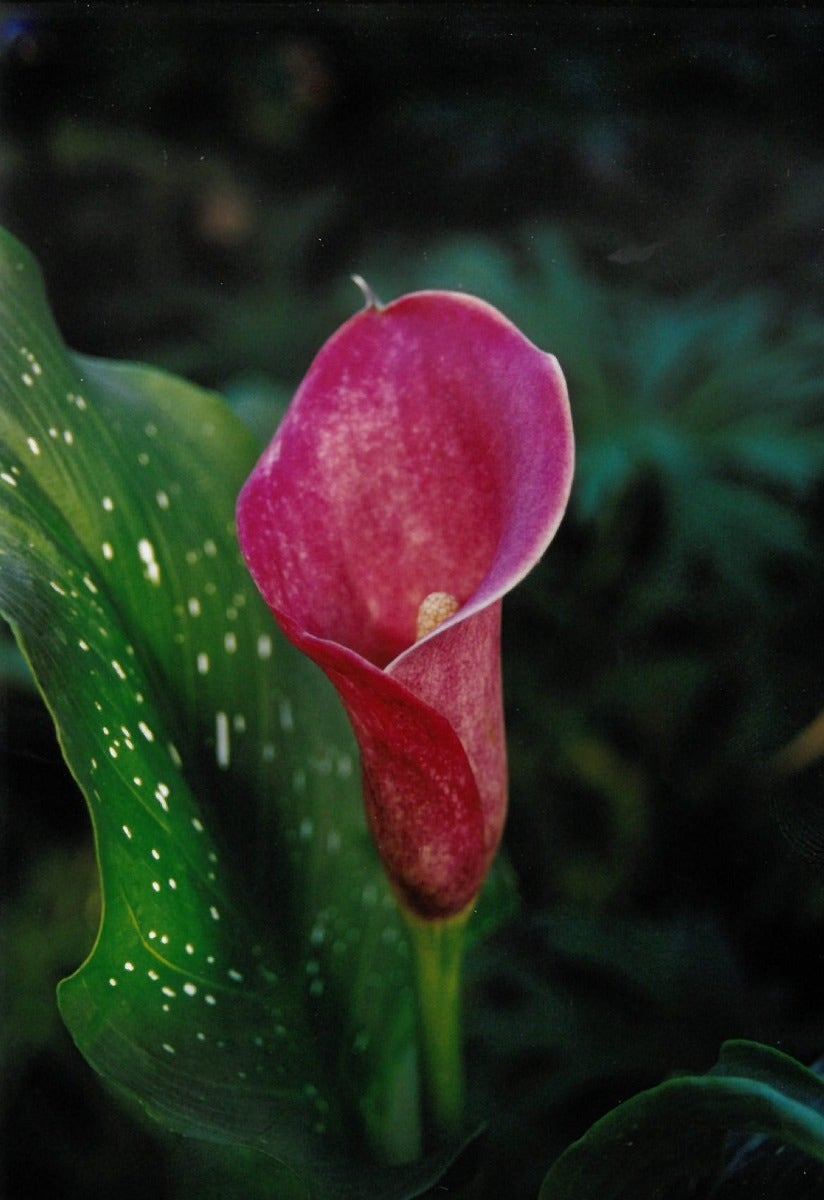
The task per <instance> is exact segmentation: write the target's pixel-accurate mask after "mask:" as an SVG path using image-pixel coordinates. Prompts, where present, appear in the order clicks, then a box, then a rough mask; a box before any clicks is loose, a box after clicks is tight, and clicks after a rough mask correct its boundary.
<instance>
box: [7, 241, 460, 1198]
mask: <svg viewBox="0 0 824 1200" xmlns="http://www.w3.org/2000/svg"><path fill="white" fill-rule="evenodd" d="M0 396H1V399H0V609H2V611H3V613H4V615H6V616H7V618H8V619H9V621H10V622H11V623H12V626H13V628H14V630H15V633H16V635H17V637H18V640H19V642H20V645H21V647H22V648H23V651H24V653H25V654H26V656H27V658H28V660H29V662H30V664H31V666H32V669H33V672H34V675H35V677H36V679H37V681H38V684H39V687H40V689H41V691H42V693H43V696H44V698H45V700H46V703H47V704H48V706H49V708H50V710H51V713H52V715H53V717H54V721H55V724H56V728H57V731H58V736H59V739H60V742H61V746H62V749H63V752H64V755H65V757H66V760H67V762H68V764H69V766H70V768H71V770H72V772H73V774H74V776H75V778H76V779H77V781H78V783H79V785H80V787H81V788H82V790H83V792H84V794H85V796H86V799H87V802H88V805H89V808H90V811H91V815H92V820H93V825H94V830H95V837H96V842H97V850H98V859H99V866H100V876H101V890H102V899H103V917H102V921H101V927H100V931H99V935H98V939H97V942H96V944H95V947H94V949H93V951H92V953H91V954H90V956H89V958H88V960H87V961H86V962H85V963H84V964H83V966H82V967H81V968H80V969H79V970H78V971H77V972H76V974H74V975H73V976H72V977H71V978H70V979H68V980H66V981H64V983H63V984H62V985H61V989H60V1007H61V1011H62V1013H63V1016H64V1019H65V1020H66V1023H67V1025H68V1026H69V1028H70V1030H71V1032H72V1034H73V1036H74V1038H75V1040H76V1042H77V1044H78V1046H79V1047H80V1049H81V1051H82V1052H83V1054H84V1055H85V1056H86V1058H87V1059H88V1060H89V1062H90V1063H91V1064H92V1065H93V1066H94V1067H95V1068H96V1069H97V1070H99V1071H100V1072H101V1073H102V1074H103V1075H104V1076H105V1077H106V1078H107V1079H109V1080H110V1081H111V1082H112V1083H114V1084H116V1085H117V1086H118V1087H120V1088H121V1089H124V1090H125V1091H127V1092H128V1093H130V1094H131V1095H133V1096H135V1097H136V1098H137V1099H138V1100H139V1101H140V1102H141V1103H142V1104H143V1105H144V1106H145V1107H146V1108H147V1109H148V1110H149V1111H151V1112H152V1113H153V1114H155V1115H156V1116H157V1117H159V1119H161V1120H162V1121H163V1122H164V1123H165V1124H166V1125H167V1126H169V1127H170V1128H173V1129H177V1130H179V1131H181V1132H184V1133H189V1134H193V1135H195V1136H199V1137H202V1138H207V1139H211V1140H216V1141H222V1142H227V1143H236V1144H242V1145H247V1146H253V1147H257V1148H259V1149H261V1150H263V1151H265V1152H266V1153H268V1154H270V1155H272V1156H274V1157H276V1158H278V1159H280V1160H282V1161H283V1162H285V1163H286V1164H287V1166H288V1167H289V1168H290V1169H291V1170H292V1171H294V1172H295V1173H296V1174H297V1175H299V1176H300V1177H301V1178H302V1179H303V1180H305V1182H306V1187H307V1195H312V1196H336V1197H338V1196H340V1197H346V1196H353V1197H354V1196H356V1195H362V1194H366V1193H367V1192H368V1194H370V1195H372V1196H385V1197H404V1196H411V1195H417V1194H418V1192H419V1191H420V1190H421V1189H422V1188H423V1187H424V1186H425V1185H428V1184H429V1183H431V1182H432V1181H433V1180H434V1179H435V1178H437V1175H438V1173H439V1170H440V1169H441V1168H442V1167H443V1165H444V1163H445V1161H446V1156H441V1157H440V1158H439V1159H437V1160H434V1159H432V1160H429V1161H427V1162H424V1163H419V1164H417V1165H415V1166H412V1167H406V1168H397V1169H393V1170H389V1169H387V1168H383V1167H377V1166H369V1165H367V1164H368V1162H369V1155H368V1154H366V1153H365V1151H364V1144H363V1142H362V1141H360V1142H359V1136H358V1134H357V1129H358V1127H359V1126H361V1127H365V1128H366V1130H367V1132H368V1134H369V1135H370V1136H371V1137H372V1139H373V1140H378V1141H382V1142H383V1143H384V1144H385V1145H387V1146H389V1147H390V1148H392V1147H394V1149H396V1150H400V1151H402V1150H403V1149H404V1148H408V1144H411V1143H412V1142H413V1141H414V1131H413V1134H409V1133H408V1131H405V1130H404V1129H403V1128H402V1126H403V1121H402V1120H401V1122H400V1127H401V1132H400V1133H399V1134H398V1133H393V1129H397V1128H398V1127H399V1114H402V1112H403V1106H404V1096H405V1094H406V1092H405V1089H406V1091H408V1089H409V1088H410V1087H411V1088H412V1092H413V1093H414V1088H415V1048H414V1005H413V997H412V988H411V980H410V968H409V963H408V954H407V948H406V940H405V937H404V934H403V931H402V928H401V922H400V919H399V917H398V914H397V910H396V907H395V903H394V900H393V898H392V896H391V894H390V893H389V891H388V889H387V886H386V884H385V882H384V880H383V878H382V874H381V871H380V868H379V865H378V862H377V858H376V856H375V854H374V851H373V848H372V846H371V843H370V841H369V839H368V836H367V834H366V831H365V827H364V822H363V816H362V805H361V799H360V783H359V770H358V764H357V758H356V750H355V748H354V744H353V740H352V738H351V735H350V732H349V728H348V725H347V723H346V721H345V718H344V717H343V715H342V712H341V710H340V708H339V705H338V702H337V700H336V698H335V697H334V696H333V694H332V693H331V689H330V688H329V686H328V685H327V684H326V682H325V680H323V679H322V678H321V677H320V675H319V674H318V673H317V672H316V671H315V669H314V668H313V667H312V666H311V665H310V664H308V663H307V662H306V661H305V660H304V659H303V658H302V657H301V656H300V655H298V654H297V653H296V652H294V651H293V650H292V649H291V647H289V646H288V645H287V644H285V643H284V642H283V641H282V639H281V637H280V635H279V632H278V630H277V629H276V627H275V625H274V623H273V621H272V619H271V616H270V614H269V612H268V610H267V609H266V608H265V606H264V605H263V603H262V601H260V599H259V597H258V594H257V591H256V589H255V588H254V586H253V584H252V582H251V580H250V578H249V576H248V574H247V572H246V569H245V567H244V566H243V564H242V561H241V559H240V555H239V552H238V548H237V542H236V536H235V529H234V521H233V514H234V503H235V498H236V495H237V492H238V491H239V489H240V487H241V485H242V483H243V481H244V479H245V477H246V475H247V474H248V472H249V470H250V469H251V467H252V466H253V464H254V461H255V459H256V457H257V453H258V447H257V446H256V444H255V443H254V440H253V439H252V438H251V436H250V435H249V434H248V432H247V431H246V430H245V429H244V428H243V426H242V425H241V424H240V423H239V422H238V421H237V420H236V419H235V418H234V417H233V416H232V414H231V413H230V412H229V411H228V410H227V409H226V408H225V407H224V406H223V404H222V403H221V402H220V401H219V400H218V398H217V397H214V396H212V395H209V394H207V393H204V392H202V391H200V390H199V389H197V388H194V387H192V386H190V385H188V384H185V383H183V382H181V381H179V380H176V379H174V378H172V377H170V376H168V375H165V374H163V373H161V372H159V371H155V370H152V369H149V368H145V367H140V366H133V365H117V364H112V363H104V362H101V361H97V360H90V359H86V358H82V357H79V356H75V355H72V354H70V353H69V352H68V351H67V350H66V349H65V347H64V346H63V344H62V342H61V340H60V338H59V335H58V334H57V331H56V330H55V328H54V325H53V323H52V320H51V317H50V314H49V311H48V307H47V304H46V300H45V297H44V293H43V289H42V283H41V280H40V277H39V272H38V270H37V267H36V265H35V263H34V261H33V260H32V258H31V256H30V255H29V254H28V253H27V252H26V251H25V250H24V249H23V248H22V247H21V246H19V245H18V243H16V242H15V241H14V239H12V238H11V237H10V236H8V235H5V234H4V235H2V237H0ZM412 1100H413V1103H412V1105H411V1107H412V1108H413V1109H414V1095H413V1096H412ZM367 1141H368V1138H367ZM405 1142H406V1143H407V1146H405V1145H404V1143H405ZM358 1146H360V1149H359V1150H358V1149H356V1147H358ZM359 1156H360V1157H359Z"/></svg>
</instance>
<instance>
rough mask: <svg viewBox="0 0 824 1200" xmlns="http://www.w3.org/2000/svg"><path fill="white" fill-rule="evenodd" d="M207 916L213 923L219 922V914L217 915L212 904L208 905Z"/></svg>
mask: <svg viewBox="0 0 824 1200" xmlns="http://www.w3.org/2000/svg"><path fill="white" fill-rule="evenodd" d="M209 915H210V916H211V918H212V920H213V921H219V920H220V913H219V912H218V910H217V909H216V908H215V906H214V904H212V905H210V907H209Z"/></svg>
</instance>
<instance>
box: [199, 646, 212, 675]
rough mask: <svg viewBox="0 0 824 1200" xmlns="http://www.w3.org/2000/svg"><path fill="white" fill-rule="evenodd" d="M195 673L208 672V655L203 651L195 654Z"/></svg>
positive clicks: (203, 673)
mask: <svg viewBox="0 0 824 1200" xmlns="http://www.w3.org/2000/svg"><path fill="white" fill-rule="evenodd" d="M197 673H198V675H208V674H209V655H208V654H206V653H204V652H203V651H201V652H200V654H198V656H197Z"/></svg>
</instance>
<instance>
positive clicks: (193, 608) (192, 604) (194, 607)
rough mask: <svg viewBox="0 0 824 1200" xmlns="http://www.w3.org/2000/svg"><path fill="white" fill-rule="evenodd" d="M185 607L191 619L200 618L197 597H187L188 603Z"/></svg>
mask: <svg viewBox="0 0 824 1200" xmlns="http://www.w3.org/2000/svg"><path fill="white" fill-rule="evenodd" d="M187 607H188V609H189V615H190V616H192V617H199V616H200V611H201V610H200V601H199V600H198V598H197V596H190V597H189V601H188V604H187Z"/></svg>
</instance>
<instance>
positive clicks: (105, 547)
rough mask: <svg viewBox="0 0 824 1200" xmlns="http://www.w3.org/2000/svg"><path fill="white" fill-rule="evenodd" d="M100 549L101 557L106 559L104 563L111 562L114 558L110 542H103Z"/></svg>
mask: <svg viewBox="0 0 824 1200" xmlns="http://www.w3.org/2000/svg"><path fill="white" fill-rule="evenodd" d="M100 549H101V550H102V552H103V557H104V558H105V559H106V561H107V562H111V561H112V559H113V558H114V547H113V546H112V544H111V542H103V544H102V545H101V547H100Z"/></svg>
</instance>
